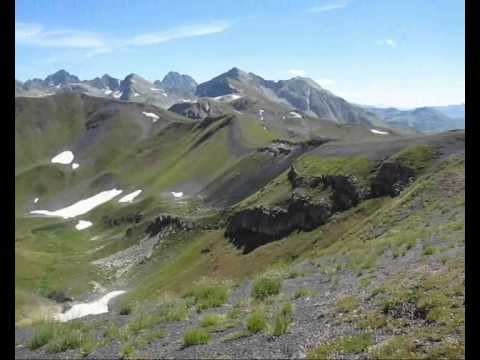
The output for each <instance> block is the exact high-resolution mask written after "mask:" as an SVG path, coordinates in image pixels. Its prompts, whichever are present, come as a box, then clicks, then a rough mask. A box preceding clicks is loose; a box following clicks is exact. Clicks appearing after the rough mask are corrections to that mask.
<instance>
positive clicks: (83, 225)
mask: <svg viewBox="0 0 480 360" xmlns="http://www.w3.org/2000/svg"><path fill="white" fill-rule="evenodd" d="M92 225H93V224H92V222H90V221H86V220H79V221H78V223H77V225H75V229H77V230H84V229H86V228H89V227H90V226H92Z"/></svg>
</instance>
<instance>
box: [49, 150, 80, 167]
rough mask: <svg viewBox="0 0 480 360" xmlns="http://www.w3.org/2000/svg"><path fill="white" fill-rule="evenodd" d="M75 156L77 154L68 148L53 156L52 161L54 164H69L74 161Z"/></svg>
mask: <svg viewBox="0 0 480 360" xmlns="http://www.w3.org/2000/svg"><path fill="white" fill-rule="evenodd" d="M74 157H75V156H74V155H73V153H72V152H71V151H70V150H67V151H64V152H61V153H60V154H58V155H57V156H55V157H53V158H52V160H50V161H51V162H52V163H54V164H63V165H69V164H70V163H71V162H72V161H73V159H74Z"/></svg>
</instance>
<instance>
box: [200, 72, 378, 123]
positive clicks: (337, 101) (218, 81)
mask: <svg viewBox="0 0 480 360" xmlns="http://www.w3.org/2000/svg"><path fill="white" fill-rule="evenodd" d="M228 94H234V95H237V96H247V97H253V98H264V99H268V100H270V101H273V102H276V103H279V104H283V105H287V106H289V107H290V108H292V109H297V110H300V111H303V112H305V113H306V114H308V115H310V116H314V117H319V118H323V119H326V120H331V121H334V122H336V123H341V124H342V123H343V124H373V125H378V126H382V125H383V124H382V122H381V120H380V119H379V118H378V117H377V116H376V115H375V114H372V113H369V112H367V111H365V110H364V109H362V108H361V107H359V106H356V105H353V104H350V103H348V102H347V101H345V100H344V99H342V98H340V97H338V96H336V95H334V94H332V93H331V92H329V91H328V90H325V89H323V88H322V87H321V86H320V85H318V84H316V83H315V82H314V81H313V80H312V79H309V78H304V77H296V78H293V79H289V80H280V81H271V80H265V79H263V78H261V77H260V76H258V75H255V74H252V73H246V72H244V71H242V70H240V69H238V68H233V69H231V70H229V71H227V72H226V73H223V74H221V75H219V76H217V77H215V78H213V79H211V80H209V81H207V82H204V83H202V84H200V85H198V86H197V91H196V95H197V96H201V97H219V96H224V95H228Z"/></svg>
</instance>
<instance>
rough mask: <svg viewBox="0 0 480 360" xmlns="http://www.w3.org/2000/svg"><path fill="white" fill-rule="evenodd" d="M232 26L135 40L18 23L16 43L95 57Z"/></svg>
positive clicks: (180, 29)
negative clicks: (73, 51) (82, 51)
mask: <svg viewBox="0 0 480 360" xmlns="http://www.w3.org/2000/svg"><path fill="white" fill-rule="evenodd" d="M229 27H230V24H229V23H228V22H226V21H217V22H212V23H208V24H197V25H190V26H182V27H176V28H172V29H168V30H164V31H160V32H151V33H144V34H138V35H136V36H133V37H116V36H108V35H106V34H101V33H93V32H83V31H75V30H47V29H45V28H44V27H43V26H42V25H40V24H35V23H22V22H16V23H15V44H16V45H24V46H33V47H43V48H64V49H85V50H88V51H87V52H86V53H85V56H86V57H93V56H96V55H99V54H105V53H109V52H111V51H113V50H114V49H118V48H125V47H133V46H135V47H137V46H153V45H158V44H161V43H165V42H168V41H173V40H177V39H183V38H191V37H197V36H205V35H210V34H216V33H221V32H224V31H225V30H227V29H228V28H229Z"/></svg>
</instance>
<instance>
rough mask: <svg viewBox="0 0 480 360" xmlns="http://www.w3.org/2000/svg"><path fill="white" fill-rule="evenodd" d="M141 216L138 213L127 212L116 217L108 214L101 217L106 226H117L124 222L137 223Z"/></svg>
mask: <svg viewBox="0 0 480 360" xmlns="http://www.w3.org/2000/svg"><path fill="white" fill-rule="evenodd" d="M142 218H143V215H142V214H140V213H137V214H129V215H125V216H121V217H118V218H111V217H109V216H108V215H107V216H104V217H103V223H104V224H106V225H108V226H119V225H124V224H138V223H139V222H140V221H141V220H142Z"/></svg>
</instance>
